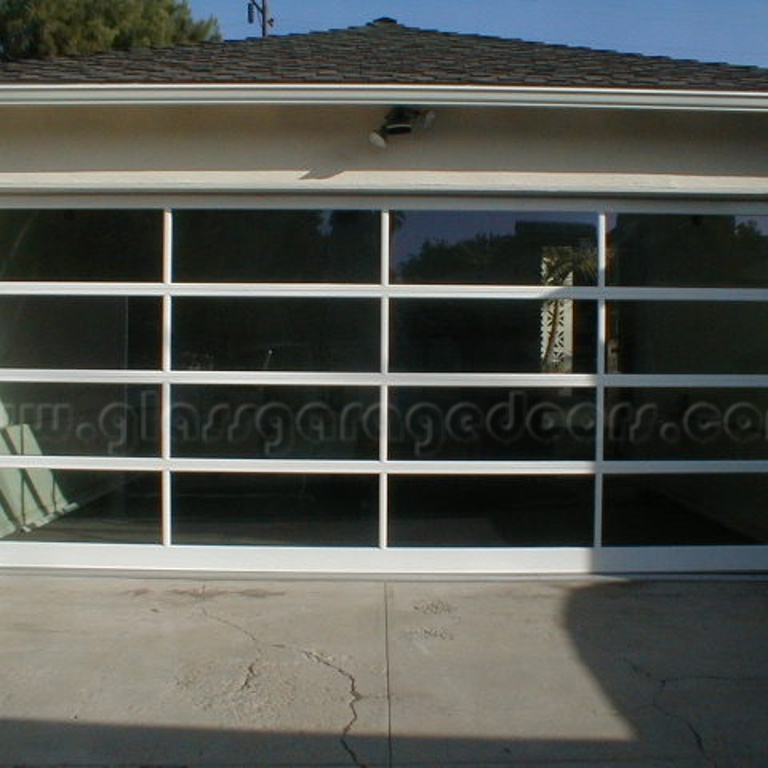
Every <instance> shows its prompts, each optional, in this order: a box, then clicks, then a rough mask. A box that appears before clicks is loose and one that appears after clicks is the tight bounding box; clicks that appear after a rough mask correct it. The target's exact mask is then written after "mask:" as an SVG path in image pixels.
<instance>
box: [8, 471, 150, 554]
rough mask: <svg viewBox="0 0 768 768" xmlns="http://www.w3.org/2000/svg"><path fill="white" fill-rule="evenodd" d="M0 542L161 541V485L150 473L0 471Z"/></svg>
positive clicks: (138, 542)
mask: <svg viewBox="0 0 768 768" xmlns="http://www.w3.org/2000/svg"><path fill="white" fill-rule="evenodd" d="M0 502H2V503H1V504H0V539H3V540H4V541H52V542H81V543H98V544H105V543H114V544H133V543H136V544H157V543H159V542H160V482H159V477H158V476H157V475H155V474H150V473H137V472H92V471H81V470H52V469H45V468H42V467H40V468H28V469H18V468H8V467H6V468H0Z"/></svg>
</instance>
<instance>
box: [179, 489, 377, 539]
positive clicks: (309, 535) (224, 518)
mask: <svg viewBox="0 0 768 768" xmlns="http://www.w3.org/2000/svg"><path fill="white" fill-rule="evenodd" d="M173 503H174V510H175V515H174V526H173V540H174V543H176V544H218V545H256V546H296V547H301V546H307V547H309V546H315V547H333V546H337V547H344V546H347V547H349V546H376V544H377V543H378V478H376V477H375V476H370V475H362V476H358V475H305V474H291V475H268V474H266V475H262V474H258V475H241V474H231V475H227V474H179V475H176V476H175V477H174V478H173Z"/></svg>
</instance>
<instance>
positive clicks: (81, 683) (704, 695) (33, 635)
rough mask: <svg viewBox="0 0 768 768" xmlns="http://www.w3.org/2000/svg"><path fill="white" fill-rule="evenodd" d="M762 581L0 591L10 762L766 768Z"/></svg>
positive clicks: (765, 598) (4, 728) (57, 579)
mask: <svg viewBox="0 0 768 768" xmlns="http://www.w3.org/2000/svg"><path fill="white" fill-rule="evenodd" d="M766 647H768V581H762V580H759V579H752V580H747V579H744V580H724V581H715V580H710V581H666V582H664V581H631V580H628V581H620V580H591V581H590V580H585V581H566V580H553V581H545V580H541V581H530V582H524V581H509V582H504V581H495V582H457V581H450V582H442V583H441V582H428V581H422V582H411V583H409V582H404V581H397V582H390V583H382V582H376V581H368V582H366V581H358V582H355V581H337V582H332V581H326V582H322V581H299V580H280V581H265V580H257V579H242V580H240V581H224V580H209V581H200V580H193V579H186V580H185V579H161V578H108V577H89V578H82V577H77V576H74V575H71V574H70V575H66V574H61V575H58V576H51V575H48V576H46V575H41V574H34V575H29V574H26V575H21V574H16V575H14V574H4V575H0V654H2V664H0V766H2V768H10V766H20V765H24V766H25V768H34V767H35V766H37V767H38V768H42V767H45V768H53V767H54V766H57V767H61V766H73V765H78V766H89V768H96V766H123V767H124V768H139V766H143V767H144V768H167V767H168V766H176V767H178V768H181V766H185V768H193V767H194V768H198V767H199V768H214V767H215V768H224V766H229V767H230V768H245V766H249V767H251V766H257V767H258V766H264V767H265V768H266V766H269V767H270V768H273V767H274V768H288V767H289V766H302V768H305V767H306V766H326V767H328V768H331V767H333V768H337V767H340V766H357V768H396V767H398V766H408V768H426V767H427V766H441V767H444V768H451V766H455V767H457V768H458V766H464V767H466V766H471V767H472V768H483V767H484V766H488V767H489V768H490V766H494V767H497V766H515V768H518V766H519V767H521V768H526V767H527V766H531V768H532V767H533V766H535V767H536V768H562V767H563V766H568V768H579V767H580V766H581V768H586V767H587V766H589V768H617V767H618V766H621V767H622V768H627V767H628V766H634V767H635V768H640V766H643V768H646V767H647V766H650V765H653V766H654V768H656V767H658V768H733V766H738V768H758V766H759V767H760V768H764V767H765V765H768V734H766V733H765V730H766V729H765V723H766V722H768V658H767V657H766V654H765V648H766Z"/></svg>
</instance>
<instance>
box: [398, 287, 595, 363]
mask: <svg viewBox="0 0 768 768" xmlns="http://www.w3.org/2000/svg"><path fill="white" fill-rule="evenodd" d="M596 328H597V320H596V311H595V302H593V301H570V300H556V301H543V302H542V301H511V300H507V301H505V300H492V301H485V300H466V299H465V300H462V299H450V300H443V299H440V300H437V299H401V300H395V301H393V302H392V367H393V370H395V371H443V372H450V371H466V372H476V373H479V372H488V373H491V372H499V373H501V372H505V373H515V372H520V373H591V372H594V371H595V364H596V363H595V360H596V358H595V349H596V341H595V335H596Z"/></svg>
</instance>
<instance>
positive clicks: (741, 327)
mask: <svg viewBox="0 0 768 768" xmlns="http://www.w3.org/2000/svg"><path fill="white" fill-rule="evenodd" d="M608 318H609V322H608V349H607V369H608V371H609V372H610V373H681V374H685V373H689V374H707V373H710V374H760V373H768V336H766V335H765V334H763V333H756V332H755V330H756V329H759V328H764V327H766V325H767V324H768V305H766V304H764V303H759V302H703V301H680V302H674V301H621V302H609V303H608Z"/></svg>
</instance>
